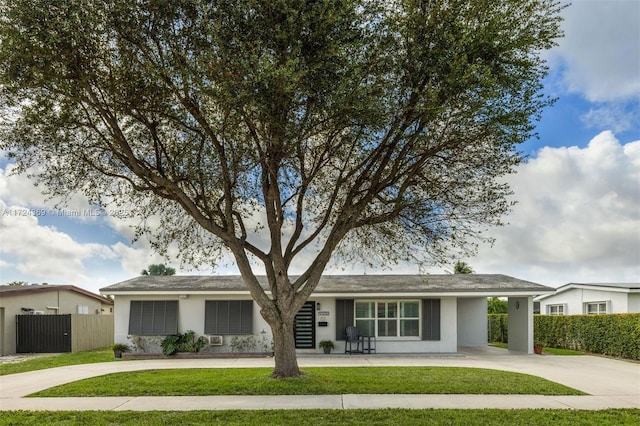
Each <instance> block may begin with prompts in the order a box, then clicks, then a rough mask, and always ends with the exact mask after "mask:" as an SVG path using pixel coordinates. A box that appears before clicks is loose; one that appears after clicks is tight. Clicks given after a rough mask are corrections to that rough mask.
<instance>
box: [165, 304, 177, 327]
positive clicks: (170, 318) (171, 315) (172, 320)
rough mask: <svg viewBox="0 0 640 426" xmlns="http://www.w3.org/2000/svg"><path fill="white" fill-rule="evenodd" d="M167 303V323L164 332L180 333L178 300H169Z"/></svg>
mask: <svg viewBox="0 0 640 426" xmlns="http://www.w3.org/2000/svg"><path fill="white" fill-rule="evenodd" d="M164 303H165V317H164V321H165V325H164V330H162V334H177V333H178V301H177V300H167V301H166V302H164Z"/></svg>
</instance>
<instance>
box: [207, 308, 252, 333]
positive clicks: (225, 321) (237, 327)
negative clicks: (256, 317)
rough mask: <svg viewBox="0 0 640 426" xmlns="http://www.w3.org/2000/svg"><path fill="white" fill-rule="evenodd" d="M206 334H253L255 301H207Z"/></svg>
mask: <svg viewBox="0 0 640 426" xmlns="http://www.w3.org/2000/svg"><path fill="white" fill-rule="evenodd" d="M204 333H205V334H213V335H216V334H226V335H240V334H253V300H207V301H206V302H205V305H204Z"/></svg>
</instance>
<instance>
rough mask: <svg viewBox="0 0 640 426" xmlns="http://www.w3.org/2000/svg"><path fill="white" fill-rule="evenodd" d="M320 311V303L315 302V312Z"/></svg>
mask: <svg viewBox="0 0 640 426" xmlns="http://www.w3.org/2000/svg"><path fill="white" fill-rule="evenodd" d="M319 310H320V302H316V311H319Z"/></svg>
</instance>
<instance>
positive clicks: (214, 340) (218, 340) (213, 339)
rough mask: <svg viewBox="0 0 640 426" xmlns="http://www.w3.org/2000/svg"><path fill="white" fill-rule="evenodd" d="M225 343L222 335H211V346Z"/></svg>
mask: <svg viewBox="0 0 640 426" xmlns="http://www.w3.org/2000/svg"><path fill="white" fill-rule="evenodd" d="M223 343H224V342H223V340H222V336H209V344H210V345H211V346H222V344H223Z"/></svg>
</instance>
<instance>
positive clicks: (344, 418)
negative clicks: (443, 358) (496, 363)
mask: <svg viewBox="0 0 640 426" xmlns="http://www.w3.org/2000/svg"><path fill="white" fill-rule="evenodd" d="M638 418H640V410H631V409H627V410H602V411H583V410H582V411H579V410H404V409H402V410H400V409H394V410H390V409H386V410H259V411H238V410H233V411H186V412H185V411H179V412H178V411H147V412H139V411H55V412H53V411H35V412H28V411H9V412H3V413H2V416H1V417H0V425H37V426H40V425H92V426H102V425H105V426H106V425H132V426H138V425H143V426H151V425H183V424H189V425H225V426H226V425H242V426H253V425H255V426H263V425H302V426H304V425H313V426H322V425H331V426H333V425H340V424H348V425H356V426H358V425H367V426H371V425H402V426H404V425H465V426H468V425H471V426H474V425H481V426H485V425H496V426H503V425H532V426H535V425H544V426H547V425H549V424H553V425H554V426H574V425H584V426H590V425H593V426H624V425H637V424H638Z"/></svg>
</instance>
